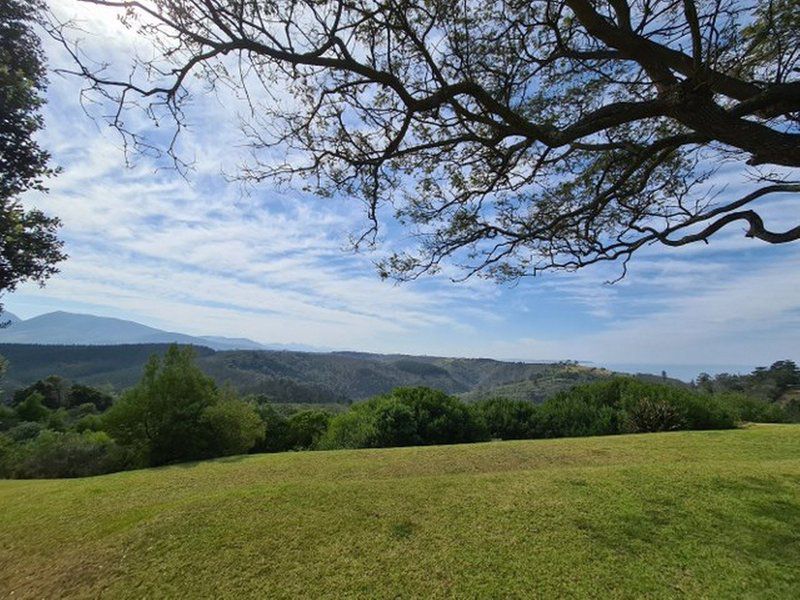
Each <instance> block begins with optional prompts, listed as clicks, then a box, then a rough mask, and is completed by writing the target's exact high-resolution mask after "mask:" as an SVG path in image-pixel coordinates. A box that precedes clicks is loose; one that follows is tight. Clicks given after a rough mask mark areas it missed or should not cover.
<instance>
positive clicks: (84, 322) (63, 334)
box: [0, 311, 267, 350]
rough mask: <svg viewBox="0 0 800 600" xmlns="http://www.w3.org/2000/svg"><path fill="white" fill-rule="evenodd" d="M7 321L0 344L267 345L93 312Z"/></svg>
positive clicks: (219, 347) (252, 347)
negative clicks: (199, 333)
mask: <svg viewBox="0 0 800 600" xmlns="http://www.w3.org/2000/svg"><path fill="white" fill-rule="evenodd" d="M3 317H4V318H5V319H6V320H11V324H10V325H9V326H8V327H6V328H5V329H0V343H3V344H45V345H51V344H62V345H68V344H69V345H71V344H78V345H91V346H94V345H109V344H168V343H173V342H174V343H179V344H191V345H194V346H207V347H209V348H212V349H214V350H237V349H247V350H256V349H265V348H267V346H264V345H262V344H259V343H258V342H254V341H253V340H249V339H245V338H226V337H216V336H207V337H201V336H191V335H186V334H183V333H176V332H173V331H164V330H162V329H156V328H154V327H148V326H147V325H142V324H141V323H136V322H135V321H127V320H125V319H115V318H111V317H98V316H95V315H87V314H77V313H69V312H64V311H57V312H51V313H47V314H45V315H40V316H38V317H33V318H32V319H26V320H20V319H18V318H17V317H15V316H14V315H12V314H11V313H4V315H3Z"/></svg>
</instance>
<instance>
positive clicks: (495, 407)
mask: <svg viewBox="0 0 800 600" xmlns="http://www.w3.org/2000/svg"><path fill="white" fill-rule="evenodd" d="M469 408H470V410H471V411H472V412H473V413H474V415H475V418H476V419H477V420H478V421H479V422H480V423H482V424H483V426H484V427H485V429H486V432H487V434H488V436H489V437H490V438H491V439H496V440H524V439H527V438H530V437H533V435H534V432H535V425H536V407H535V406H534V405H533V404H531V403H530V402H522V401H519V400H508V399H506V398H492V399H489V400H481V401H479V402H476V403H474V404H472V405H470V407H469Z"/></svg>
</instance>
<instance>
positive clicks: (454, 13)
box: [55, 0, 800, 280]
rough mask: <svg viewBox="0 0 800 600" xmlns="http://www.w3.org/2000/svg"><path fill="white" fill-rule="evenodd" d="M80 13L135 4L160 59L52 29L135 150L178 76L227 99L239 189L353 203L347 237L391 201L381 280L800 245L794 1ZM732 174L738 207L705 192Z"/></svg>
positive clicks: (195, 3)
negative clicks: (397, 231) (245, 151)
mask: <svg viewBox="0 0 800 600" xmlns="http://www.w3.org/2000/svg"><path fill="white" fill-rule="evenodd" d="M83 1H87V2H91V4H92V5H93V6H96V5H101V6H108V7H116V8H118V9H120V8H121V9H124V11H125V12H124V17H123V19H124V21H125V23H126V24H127V25H128V26H129V27H130V28H132V29H133V30H135V31H136V32H138V34H139V35H140V37H141V39H146V40H149V42H150V43H151V44H152V47H153V52H152V53H148V55H147V58H142V59H131V60H132V61H133V65H118V67H122V66H124V67H125V68H124V69H118V70H115V69H113V68H108V69H106V68H104V69H101V70H96V69H94V68H93V66H92V65H93V63H92V61H91V60H89V59H88V58H87V57H86V56H85V55H84V54H82V52H81V51H80V48H79V47H77V48H76V46H75V45H74V44H73V43H72V42H73V41H74V37H75V36H74V35H72V34H71V33H70V32H69V29H68V28H64V27H58V26H57V27H55V30H56V35H60V36H61V37H62V39H63V40H64V42H65V44H66V47H67V48H69V50H70V52H72V54H73V56H74V58H75V60H76V61H77V64H78V68H77V69H76V70H75V72H76V73H77V74H79V75H81V76H82V77H84V78H85V79H86V81H87V82H88V88H89V89H90V90H92V91H94V92H96V93H99V94H100V96H101V97H105V99H106V100H109V101H112V102H115V103H117V106H118V110H115V111H113V116H112V123H113V124H114V125H116V126H117V127H118V128H119V129H120V131H121V132H122V133H123V136H124V137H125V139H126V140H127V141H128V142H129V143H131V144H133V146H136V147H139V148H147V149H148V150H151V149H152V148H153V143H154V140H152V139H147V138H146V136H143V135H142V132H141V131H134V130H132V129H129V128H128V127H127V125H126V123H127V122H128V121H126V119H125V113H126V111H127V110H129V109H144V110H145V111H146V114H148V115H149V116H150V117H152V118H153V119H155V120H156V121H157V122H158V123H161V122H163V119H164V116H165V115H167V116H170V117H172V118H173V119H174V120H175V121H176V122H177V124H178V127H179V128H180V127H182V126H183V125H185V123H186V120H187V118H188V117H187V116H186V114H185V113H184V112H183V109H184V107H185V105H186V104H187V103H188V102H189V101H190V100H191V96H192V93H191V92H192V86H190V85H187V82H188V81H190V80H192V79H194V78H195V77H199V78H200V79H201V80H203V83H204V91H207V90H212V91H213V90H215V89H221V88H225V89H228V90H230V89H233V90H235V92H236V93H237V94H238V95H239V96H240V97H241V98H243V100H244V101H245V102H247V103H248V104H249V107H250V109H251V110H250V112H249V113H248V116H247V119H246V122H245V123H244V132H245V134H246V135H247V136H248V138H249V141H250V145H251V147H252V150H253V157H254V159H253V160H252V161H251V162H250V163H249V164H248V165H247V166H246V167H245V168H244V169H243V171H242V177H244V178H245V179H247V180H251V181H261V180H262V179H264V178H265V177H277V178H279V179H282V178H289V179H291V178H295V177H302V178H304V182H305V185H308V186H310V187H311V188H312V189H314V190H315V191H317V192H319V193H322V194H341V195H346V196H354V197H359V198H361V199H362V200H364V201H365V203H366V206H367V210H368V215H369V218H370V219H371V221H370V223H371V225H370V227H369V228H368V231H366V232H364V235H362V236H360V237H359V238H358V241H357V243H363V242H365V241H368V242H369V241H372V240H374V239H375V235H376V234H377V232H378V222H379V216H381V215H382V214H383V213H382V211H383V210H390V211H393V212H394V214H395V215H396V217H397V218H399V220H400V221H401V222H402V223H404V224H405V225H407V226H408V227H409V228H410V230H411V231H412V232H413V233H414V234H415V235H416V239H417V242H418V243H417V244H415V245H414V247H412V248H409V249H402V250H400V251H399V252H397V253H396V254H395V255H393V256H392V257H391V258H389V259H387V260H385V261H384V262H383V263H382V264H381V273H382V274H383V275H385V276H395V277H398V278H401V279H404V278H411V277H416V276H418V275H419V274H421V273H425V272H430V271H435V270H437V269H438V268H439V267H440V266H441V265H442V264H444V263H445V262H452V263H454V264H457V265H458V266H460V267H462V268H463V273H464V275H465V276H469V275H471V274H474V273H480V274H482V275H486V276H491V277H495V278H498V279H501V280H504V279H514V278H518V277H521V276H526V275H533V274H537V273H539V272H540V271H542V270H545V269H567V270H572V269H577V268H580V267H583V266H585V265H588V264H592V263H596V262H598V261H608V260H617V259H621V260H622V261H624V262H625V263H626V262H627V260H628V259H629V258H630V257H631V256H632V255H633V254H634V253H635V252H636V251H638V250H639V249H641V248H643V247H645V246H647V245H651V244H657V245H665V246H681V245H685V244H690V243H695V242H704V241H708V240H709V238H711V237H712V236H714V235H715V234H717V233H718V232H719V231H720V230H721V229H723V228H725V227H726V226H728V225H730V224H733V223H739V224H743V225H744V226H745V227H746V235H747V236H748V237H751V238H756V239H758V240H761V241H763V242H768V243H773V244H780V243H786V242H790V241H794V240H797V239H798V238H800V225H797V224H793V223H790V224H789V227H788V228H786V224H785V223H780V224H778V225H777V227H778V229H773V228H770V226H768V224H765V221H764V218H763V217H762V213H763V210H762V207H763V204H764V202H766V201H768V200H769V199H770V198H772V197H775V196H777V195H780V194H784V195H786V194H789V195H791V197H794V198H796V197H797V194H798V193H800V183H798V179H797V175H798V171H797V169H798V167H800V129H799V124H800V116H799V115H800V81H799V80H798V74H799V73H800V33H799V32H800V16H799V15H800V10H798V2H797V0H608V1H592V0H505V1H496V2H484V1H482V0H481V1H477V0H475V1H471V0H466V1H458V2H456V1H452V0H449V1H448V0H327V1H320V0H293V1H290V2H278V1H274V0H273V1H270V0H268V1H266V2H251V1H245V0H139V1H125V0H83ZM107 66H108V65H106V64H103V67H107ZM115 72H116V73H121V72H124V73H126V76H125V77H121V78H115V77H114V76H113V73H115ZM275 147H278V148H281V149H283V150H285V151H286V155H287V156H288V158H287V160H286V161H285V162H278V163H276V162H275V160H274V153H270V151H271V150H272V149H273V148H275ZM175 148H176V146H175V145H174V143H173V144H172V145H170V146H169V147H168V148H162V150H166V151H167V152H170V153H175ZM300 157H305V159H304V160H301V158H300ZM721 165H726V168H728V169H732V171H733V172H734V173H735V175H736V176H740V177H741V178H742V179H743V180H744V179H745V178H746V182H745V183H743V185H742V187H739V186H737V188H736V189H737V193H741V194H742V195H737V196H735V195H732V192H731V191H730V190H728V189H726V188H725V187H724V186H719V185H712V181H711V180H710V179H709V178H710V176H711V175H712V174H713V173H714V172H715V171H716V170H717V169H718V168H719V167H720V166H721ZM748 186H749V190H748Z"/></svg>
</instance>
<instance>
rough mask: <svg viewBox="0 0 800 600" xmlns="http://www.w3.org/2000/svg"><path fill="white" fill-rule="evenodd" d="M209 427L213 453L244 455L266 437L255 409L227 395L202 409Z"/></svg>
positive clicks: (262, 424) (214, 454)
mask: <svg viewBox="0 0 800 600" xmlns="http://www.w3.org/2000/svg"><path fill="white" fill-rule="evenodd" d="M202 419H203V422H204V423H205V424H206V425H207V426H208V428H209V430H210V448H209V451H210V454H211V455H212V456H230V455H232V454H244V453H245V452H247V451H248V450H250V449H251V448H253V447H254V446H255V445H256V444H257V443H258V442H261V441H263V439H264V423H263V422H262V421H261V418H260V417H259V416H258V413H257V412H256V411H255V409H254V408H253V407H252V406H250V405H249V404H246V403H244V402H242V401H241V400H237V399H236V398H233V397H231V398H225V399H223V400H222V401H220V402H217V403H216V404H214V405H213V406H209V407H208V408H206V409H205V410H204V411H203V417H202Z"/></svg>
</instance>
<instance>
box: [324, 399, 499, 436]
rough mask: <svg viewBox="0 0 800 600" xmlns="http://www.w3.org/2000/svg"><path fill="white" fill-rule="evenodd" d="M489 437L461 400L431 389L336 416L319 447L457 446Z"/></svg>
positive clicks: (377, 401) (356, 407)
mask: <svg viewBox="0 0 800 600" xmlns="http://www.w3.org/2000/svg"><path fill="white" fill-rule="evenodd" d="M485 437H486V436H485V430H484V428H483V427H482V423H481V422H479V420H478V419H476V417H475V415H474V414H473V413H472V412H471V411H470V410H469V409H468V408H467V406H466V405H465V404H464V403H463V402H461V401H460V400H458V399H457V398H454V397H452V396H448V395H447V394H445V393H444V392H440V391H438V390H431V389H429V388H398V389H396V390H394V391H393V392H392V393H391V394H387V395H385V396H379V397H377V398H373V399H372V400H368V401H366V402H362V403H359V404H355V405H353V407H351V409H350V410H349V411H348V412H347V413H344V414H341V415H337V416H335V417H334V418H333V419H332V420H331V424H330V427H329V429H328V432H327V434H326V435H325V436H324V437H323V438H322V440H321V441H320V447H322V448H328V449H331V448H376V447H386V446H411V445H426V444H457V443H463V442H474V441H478V440H481V439H485Z"/></svg>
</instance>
